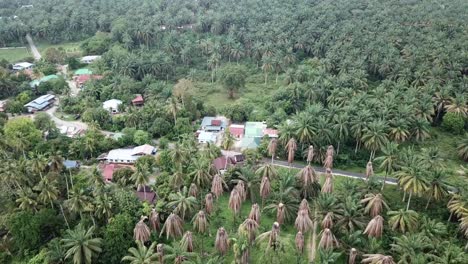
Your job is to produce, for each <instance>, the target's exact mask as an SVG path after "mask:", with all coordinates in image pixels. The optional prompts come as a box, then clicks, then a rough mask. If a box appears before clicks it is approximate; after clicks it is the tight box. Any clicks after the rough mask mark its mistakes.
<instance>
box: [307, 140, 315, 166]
mask: <svg viewBox="0 0 468 264" xmlns="http://www.w3.org/2000/svg"><path fill="white" fill-rule="evenodd" d="M313 160H314V146H312V145H311V146H309V148H308V149H307V163H308V164H309V165H310V163H311V162H312V161H313Z"/></svg>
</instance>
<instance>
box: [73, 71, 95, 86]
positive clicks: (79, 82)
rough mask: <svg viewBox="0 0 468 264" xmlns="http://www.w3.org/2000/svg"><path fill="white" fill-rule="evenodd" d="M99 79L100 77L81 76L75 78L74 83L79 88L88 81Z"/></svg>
mask: <svg viewBox="0 0 468 264" xmlns="http://www.w3.org/2000/svg"><path fill="white" fill-rule="evenodd" d="M100 79H102V76H101V75H91V74H83V75H78V76H76V78H75V82H76V85H77V86H78V87H81V86H83V85H84V84H85V83H86V82H88V81H89V80H100Z"/></svg>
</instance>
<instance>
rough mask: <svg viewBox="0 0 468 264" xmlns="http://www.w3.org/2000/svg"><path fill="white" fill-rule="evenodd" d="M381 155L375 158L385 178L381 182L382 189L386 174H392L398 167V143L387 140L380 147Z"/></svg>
mask: <svg viewBox="0 0 468 264" xmlns="http://www.w3.org/2000/svg"><path fill="white" fill-rule="evenodd" d="M381 151H382V156H380V157H377V158H376V159H375V161H376V162H379V163H380V166H379V168H380V169H383V170H385V178H384V181H383V183H382V190H383V188H384V186H385V183H386V181H387V176H388V175H390V174H392V173H393V172H394V171H395V170H396V169H398V156H399V155H398V144H397V143H394V142H388V143H387V144H386V145H385V146H384V147H383V148H382V149H381Z"/></svg>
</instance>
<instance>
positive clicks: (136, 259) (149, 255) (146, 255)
mask: <svg viewBox="0 0 468 264" xmlns="http://www.w3.org/2000/svg"><path fill="white" fill-rule="evenodd" d="M136 243H137V248H134V247H131V248H129V249H128V252H129V253H130V255H127V256H125V257H123V258H122V262H124V261H128V262H130V264H150V263H156V260H157V259H158V254H156V253H154V248H155V247H156V243H152V244H151V246H150V247H149V248H147V247H146V246H145V245H144V244H143V243H142V242H141V241H136Z"/></svg>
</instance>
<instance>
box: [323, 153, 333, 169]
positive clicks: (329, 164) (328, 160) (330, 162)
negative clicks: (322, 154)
mask: <svg viewBox="0 0 468 264" xmlns="http://www.w3.org/2000/svg"><path fill="white" fill-rule="evenodd" d="M323 167H324V168H326V169H331V168H333V156H332V155H327V157H326V158H325V160H324V161H323Z"/></svg>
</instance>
